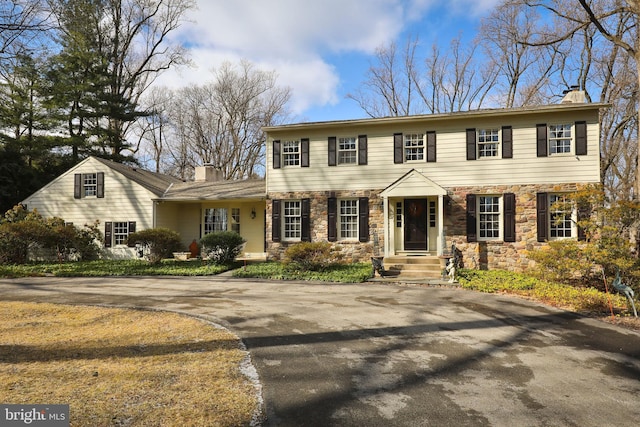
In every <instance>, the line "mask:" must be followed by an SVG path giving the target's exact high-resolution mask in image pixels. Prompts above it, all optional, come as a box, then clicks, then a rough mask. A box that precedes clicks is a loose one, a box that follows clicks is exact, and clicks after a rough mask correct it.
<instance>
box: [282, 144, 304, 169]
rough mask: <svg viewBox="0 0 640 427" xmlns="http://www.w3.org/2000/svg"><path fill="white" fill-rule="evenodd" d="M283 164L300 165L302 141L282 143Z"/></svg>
mask: <svg viewBox="0 0 640 427" xmlns="http://www.w3.org/2000/svg"><path fill="white" fill-rule="evenodd" d="M282 164H283V165H284V166H300V141H284V143H283V144H282Z"/></svg>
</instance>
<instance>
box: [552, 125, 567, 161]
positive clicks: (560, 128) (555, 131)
mask: <svg viewBox="0 0 640 427" xmlns="http://www.w3.org/2000/svg"><path fill="white" fill-rule="evenodd" d="M571 127H572V125H571V124H570V123H563V124H554V125H549V153H550V154H562V153H571V140H572V138H571Z"/></svg>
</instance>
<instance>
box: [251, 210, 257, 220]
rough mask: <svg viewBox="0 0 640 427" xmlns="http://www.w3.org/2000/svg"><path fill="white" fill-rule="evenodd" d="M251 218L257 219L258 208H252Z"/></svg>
mask: <svg viewBox="0 0 640 427" xmlns="http://www.w3.org/2000/svg"><path fill="white" fill-rule="evenodd" d="M251 219H256V208H251Z"/></svg>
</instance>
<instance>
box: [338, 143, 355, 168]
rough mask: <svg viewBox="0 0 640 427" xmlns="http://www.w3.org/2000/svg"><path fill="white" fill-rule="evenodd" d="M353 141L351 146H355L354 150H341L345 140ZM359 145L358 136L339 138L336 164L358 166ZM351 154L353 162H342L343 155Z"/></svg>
mask: <svg viewBox="0 0 640 427" xmlns="http://www.w3.org/2000/svg"><path fill="white" fill-rule="evenodd" d="M347 139H349V140H351V144H352V145H353V148H352V149H349V150H346V149H341V148H340V145H341V144H342V142H343V141H344V140H347ZM358 143H359V139H358V137H356V136H339V137H338V138H337V142H336V164H337V165H338V166H340V165H357V164H358ZM344 153H350V159H351V160H352V161H351V162H343V161H341V154H344Z"/></svg>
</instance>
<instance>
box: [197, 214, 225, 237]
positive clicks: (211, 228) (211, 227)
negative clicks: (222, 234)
mask: <svg viewBox="0 0 640 427" xmlns="http://www.w3.org/2000/svg"><path fill="white" fill-rule="evenodd" d="M208 211H212V215H211V217H210V218H211V221H209V220H208V219H209V217H208V215H207V213H208ZM217 211H220V212H224V215H223V220H222V221H216V218H218V216H217V215H216V212H217ZM216 224H223V225H224V229H222V228H221V227H216ZM228 229H229V212H228V209H227V208H222V207H210V208H204V209H203V211H202V235H203V236H204V235H207V234H209V233H215V232H218V231H227V230H228Z"/></svg>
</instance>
